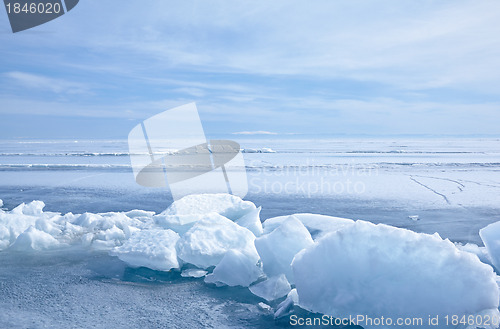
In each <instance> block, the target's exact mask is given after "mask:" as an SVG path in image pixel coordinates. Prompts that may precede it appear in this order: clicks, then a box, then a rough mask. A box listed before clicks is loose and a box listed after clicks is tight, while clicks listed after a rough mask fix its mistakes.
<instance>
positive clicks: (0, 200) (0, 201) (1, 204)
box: [0, 199, 3, 210]
mask: <svg viewBox="0 0 500 329" xmlns="http://www.w3.org/2000/svg"><path fill="white" fill-rule="evenodd" d="M1 207H3V201H2V199H0V208H1ZM0 210H1V209H0Z"/></svg>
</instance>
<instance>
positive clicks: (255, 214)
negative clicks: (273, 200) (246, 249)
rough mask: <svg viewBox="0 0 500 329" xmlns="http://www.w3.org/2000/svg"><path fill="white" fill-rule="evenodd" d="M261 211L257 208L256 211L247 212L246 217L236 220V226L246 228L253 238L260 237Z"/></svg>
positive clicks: (260, 208) (261, 230)
mask: <svg viewBox="0 0 500 329" xmlns="http://www.w3.org/2000/svg"><path fill="white" fill-rule="evenodd" d="M261 210H262V207H259V208H257V209H254V210H252V211H250V212H248V213H247V214H246V215H244V216H243V217H241V218H239V219H238V220H236V224H238V225H240V226H243V227H246V228H247V229H249V230H250V231H251V232H252V233H253V234H254V235H255V236H260V235H262V232H263V229H262V223H261V221H260V211H261Z"/></svg>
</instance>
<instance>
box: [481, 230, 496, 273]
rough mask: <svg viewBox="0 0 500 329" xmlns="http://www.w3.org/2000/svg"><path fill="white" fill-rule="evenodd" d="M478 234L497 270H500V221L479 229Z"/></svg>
mask: <svg viewBox="0 0 500 329" xmlns="http://www.w3.org/2000/svg"><path fill="white" fill-rule="evenodd" d="M479 236H480V237H481V240H483V243H484V246H485V247H486V249H487V250H488V254H489V255H490V258H491V261H492V263H493V265H494V266H495V268H496V270H497V272H500V221H499V222H495V223H493V224H490V225H488V226H486V227H484V228H482V229H481V230H479Z"/></svg>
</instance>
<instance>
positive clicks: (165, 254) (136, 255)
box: [111, 230, 180, 271]
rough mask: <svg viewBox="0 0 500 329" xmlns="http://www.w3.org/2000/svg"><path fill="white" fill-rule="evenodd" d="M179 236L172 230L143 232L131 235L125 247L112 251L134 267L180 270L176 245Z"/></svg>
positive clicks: (112, 253)
mask: <svg viewBox="0 0 500 329" xmlns="http://www.w3.org/2000/svg"><path fill="white" fill-rule="evenodd" d="M179 238H180V237H179V235H178V234H177V233H175V232H174V231H172V230H143V231H139V232H136V233H134V234H132V235H131V237H130V239H128V240H127V241H125V243H124V244H123V245H121V246H120V247H117V248H115V249H114V250H112V252H111V255H115V256H118V258H120V259H121V260H122V261H124V262H125V263H127V264H128V265H130V266H132V267H141V266H144V267H149V268H150V269H153V270H158V271H169V270H171V269H174V268H179V261H178V260H177V252H176V250H175V245H176V243H177V241H178V240H179Z"/></svg>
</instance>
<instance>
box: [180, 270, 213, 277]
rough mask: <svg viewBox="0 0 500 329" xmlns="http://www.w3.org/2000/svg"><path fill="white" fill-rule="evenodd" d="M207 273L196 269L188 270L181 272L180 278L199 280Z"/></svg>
mask: <svg viewBox="0 0 500 329" xmlns="http://www.w3.org/2000/svg"><path fill="white" fill-rule="evenodd" d="M207 273H208V272H207V271H205V270H200V269H198V268H188V269H185V270H184V271H182V273H181V276H182V277H183V278H201V277H204V276H205V275H207Z"/></svg>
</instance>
